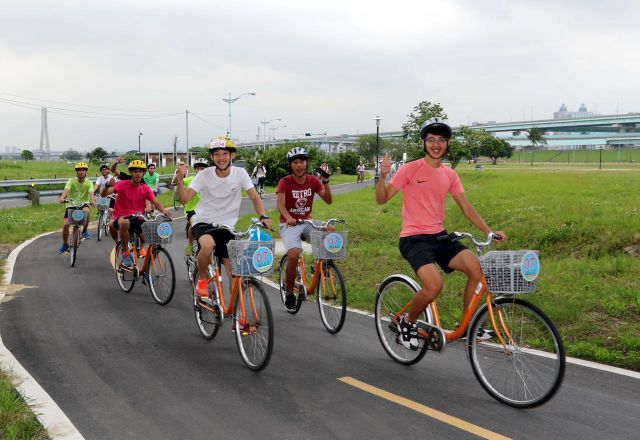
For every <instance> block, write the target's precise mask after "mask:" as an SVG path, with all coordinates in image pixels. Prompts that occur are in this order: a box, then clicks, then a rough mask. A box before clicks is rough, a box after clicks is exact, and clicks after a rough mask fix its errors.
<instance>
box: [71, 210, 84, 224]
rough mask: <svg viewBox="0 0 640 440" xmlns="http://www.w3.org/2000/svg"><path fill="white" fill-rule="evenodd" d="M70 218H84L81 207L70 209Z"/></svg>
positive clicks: (77, 220)
mask: <svg viewBox="0 0 640 440" xmlns="http://www.w3.org/2000/svg"><path fill="white" fill-rule="evenodd" d="M71 219H72V220H73V221H76V222H79V221H82V220H84V211H83V210H81V209H75V210H73V211H71Z"/></svg>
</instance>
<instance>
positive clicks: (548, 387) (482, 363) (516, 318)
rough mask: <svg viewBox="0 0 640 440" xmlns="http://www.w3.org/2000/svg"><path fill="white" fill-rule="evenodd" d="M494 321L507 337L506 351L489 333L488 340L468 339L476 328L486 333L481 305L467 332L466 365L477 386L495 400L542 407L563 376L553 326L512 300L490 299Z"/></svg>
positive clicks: (560, 349) (533, 309) (486, 322)
mask: <svg viewBox="0 0 640 440" xmlns="http://www.w3.org/2000/svg"><path fill="white" fill-rule="evenodd" d="M493 308H494V311H496V312H497V315H498V316H495V317H494V318H495V320H496V322H497V323H498V326H499V327H498V329H499V331H500V333H502V336H503V337H504V338H505V340H506V338H508V336H507V335H506V333H507V331H505V330H504V326H503V325H502V324H501V323H502V322H504V323H505V325H506V326H508V333H509V335H510V336H511V337H509V338H508V348H509V352H507V351H506V349H505V348H504V346H503V345H502V344H501V343H500V341H499V339H498V337H497V335H496V333H495V332H494V333H493V335H492V336H491V339H481V338H478V337H475V336H474V337H471V335H477V334H478V331H479V330H480V327H483V328H484V329H492V328H493V327H492V324H491V316H489V315H490V313H489V309H488V307H487V306H486V305H484V306H483V307H482V308H480V309H479V310H478V312H477V313H476V315H475V316H474V318H473V319H472V321H471V324H470V326H469V330H468V333H467V348H468V352H469V361H470V362H471V368H472V369H473V373H474V374H475V376H476V378H477V379H478V381H479V382H480V384H481V385H482V387H483V388H484V389H485V391H487V393H489V395H491V396H492V397H493V398H495V399H496V400H498V401H500V402H502V403H504V404H506V405H509V406H513V407H516V408H532V407H535V406H539V405H542V404H543V403H545V402H546V401H548V400H549V399H550V398H551V397H553V395H554V394H555V393H556V392H557V391H558V389H559V388H560V385H561V383H562V379H563V378H564V371H565V363H566V359H565V350H564V345H563V343H562V338H561V337H560V334H559V332H558V330H557V329H556V327H555V325H554V324H553V322H552V321H551V320H550V319H549V317H548V316H547V315H545V314H544V312H543V311H542V310H540V309H539V308H538V307H536V306H534V305H533V304H531V303H529V302H527V301H524V300H522V299H519V298H515V297H503V298H497V299H494V300H493Z"/></svg>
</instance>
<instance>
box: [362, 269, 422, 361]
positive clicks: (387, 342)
mask: <svg viewBox="0 0 640 440" xmlns="http://www.w3.org/2000/svg"><path fill="white" fill-rule="evenodd" d="M418 290H419V286H418V285H417V284H416V282H415V281H413V280H412V279H411V278H408V277H405V276H403V275H392V276H390V277H388V278H386V279H385V280H384V281H383V282H382V284H380V286H379V287H378V293H377V296H376V309H375V317H376V331H377V333H378V338H380V342H381V343H382V348H384V351H386V352H387V354H388V355H389V356H390V357H391V359H393V360H394V361H396V362H399V363H401V364H404V365H413V364H415V363H416V362H418V361H419V360H420V359H422V358H423V357H424V355H425V354H426V352H427V344H426V343H425V342H426V341H425V340H424V339H419V346H418V350H416V351H413V350H411V349H409V348H406V347H405V346H404V345H402V342H401V341H400V338H401V337H402V336H401V335H400V332H398V327H397V321H396V320H395V316H396V314H397V313H398V312H399V311H400V310H402V308H403V307H405V306H406V305H407V304H408V303H409V301H411V298H413V295H414V294H415V293H416V292H417V291H418ZM419 319H421V320H423V321H425V322H428V323H430V324H431V323H433V322H432V321H433V320H432V317H431V312H430V309H427V313H425V312H423V313H421V314H420V316H419Z"/></svg>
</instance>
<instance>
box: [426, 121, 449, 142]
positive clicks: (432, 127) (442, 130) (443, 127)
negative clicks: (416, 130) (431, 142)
mask: <svg viewBox="0 0 640 440" xmlns="http://www.w3.org/2000/svg"><path fill="white" fill-rule="evenodd" d="M427 133H431V134H436V135H438V136H442V137H445V138H447V139H451V135H452V133H453V132H452V130H451V127H450V126H449V124H447V123H446V119H442V118H431V119H427V120H426V121H425V123H424V124H422V128H420V139H424V138H426V137H427Z"/></svg>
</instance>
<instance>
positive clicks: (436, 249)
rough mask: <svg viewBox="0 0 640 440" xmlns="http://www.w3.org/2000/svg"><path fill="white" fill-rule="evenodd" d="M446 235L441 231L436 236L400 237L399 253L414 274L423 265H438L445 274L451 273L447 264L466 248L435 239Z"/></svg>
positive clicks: (451, 270)
mask: <svg viewBox="0 0 640 440" xmlns="http://www.w3.org/2000/svg"><path fill="white" fill-rule="evenodd" d="M447 234H448V233H447V231H442V232H439V233H437V234H419V235H410V236H408V237H400V253H401V254H402V256H403V257H404V258H405V259H406V260H407V261H408V262H409V264H410V265H411V268H412V269H413V270H414V271H415V272H416V273H417V272H418V269H420V268H421V267H422V266H424V265H425V264H433V263H438V266H440V267H441V268H442V270H443V271H445V272H446V273H450V272H453V269H451V268H450V267H449V263H450V262H451V260H453V257H455V256H456V255H458V254H459V253H460V252H461V251H463V250H465V249H467V248H466V247H465V246H464V245H463V244H462V243H460V242H459V241H451V240H443V241H438V240H437V237H439V236H441V235H447Z"/></svg>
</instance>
